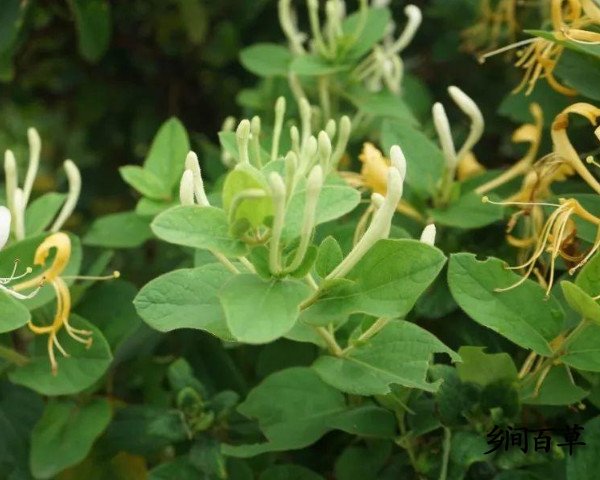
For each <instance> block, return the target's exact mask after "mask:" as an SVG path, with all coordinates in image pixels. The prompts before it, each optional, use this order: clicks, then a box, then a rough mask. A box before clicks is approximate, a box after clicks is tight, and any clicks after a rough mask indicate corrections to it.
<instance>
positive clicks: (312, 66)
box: [290, 55, 350, 77]
mask: <svg viewBox="0 0 600 480" xmlns="http://www.w3.org/2000/svg"><path fill="white" fill-rule="evenodd" d="M349 68H350V66H349V65H337V64H335V63H330V62H328V61H327V60H325V59H324V58H322V57H320V56H319V55H299V56H297V57H295V58H294V59H293V60H292V63H291V64H290V71H291V72H292V73H295V74H297V75H303V76H307V77H317V76H320V75H331V74H332V73H338V72H343V71H345V70H348V69H349Z"/></svg>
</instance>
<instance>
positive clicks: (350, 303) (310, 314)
mask: <svg viewBox="0 0 600 480" xmlns="http://www.w3.org/2000/svg"><path fill="white" fill-rule="evenodd" d="M357 291H358V290H357V287H356V282H353V281H351V280H348V279H345V278H334V279H330V280H325V281H324V282H322V283H321V285H320V286H319V291H318V292H317V293H316V295H317V296H316V297H315V298H314V299H313V300H314V301H313V302H312V303H311V305H310V306H309V307H308V308H306V309H305V310H303V311H302V313H301V315H300V322H301V323H303V324H307V325H314V326H321V327H324V326H327V325H329V324H330V323H336V322H338V321H341V320H344V319H346V318H347V317H348V315H350V314H351V313H354V312H357V311H360V303H359V299H358V295H357Z"/></svg>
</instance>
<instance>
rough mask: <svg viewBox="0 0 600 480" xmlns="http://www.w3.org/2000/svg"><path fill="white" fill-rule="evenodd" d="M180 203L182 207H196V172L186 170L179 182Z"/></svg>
mask: <svg viewBox="0 0 600 480" xmlns="http://www.w3.org/2000/svg"><path fill="white" fill-rule="evenodd" d="M179 201H180V202H181V204H182V205H194V172H192V171H191V170H189V169H186V170H185V172H183V175H182V176H181V182H179Z"/></svg>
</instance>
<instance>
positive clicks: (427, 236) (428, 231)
mask: <svg viewBox="0 0 600 480" xmlns="http://www.w3.org/2000/svg"><path fill="white" fill-rule="evenodd" d="M435 233H436V230H435V225H434V224H433V223H430V224H429V225H427V226H426V227H425V228H424V229H423V233H421V240H420V241H421V242H422V243H426V244H427V245H431V246H432V247H433V246H434V245H435Z"/></svg>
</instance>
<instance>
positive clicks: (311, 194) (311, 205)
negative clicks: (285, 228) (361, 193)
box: [286, 165, 323, 272]
mask: <svg viewBox="0 0 600 480" xmlns="http://www.w3.org/2000/svg"><path fill="white" fill-rule="evenodd" d="M322 187H323V168H322V167H321V166H320V165H317V166H315V167H313V169H312V170H311V171H310V174H309V175H308V179H307V180H306V197H305V203H304V214H303V217H302V228H301V231H300V244H299V246H298V248H297V249H296V253H295V255H294V259H293V260H292V263H291V264H290V265H289V267H288V268H287V269H286V270H287V271H289V272H293V271H294V270H296V269H297V268H298V267H300V265H301V264H302V260H304V256H305V255H306V252H307V250H308V247H309V245H310V240H311V238H312V235H313V231H314V228H315V220H316V213H317V204H318V202H319V195H320V193H321V188H322Z"/></svg>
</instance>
